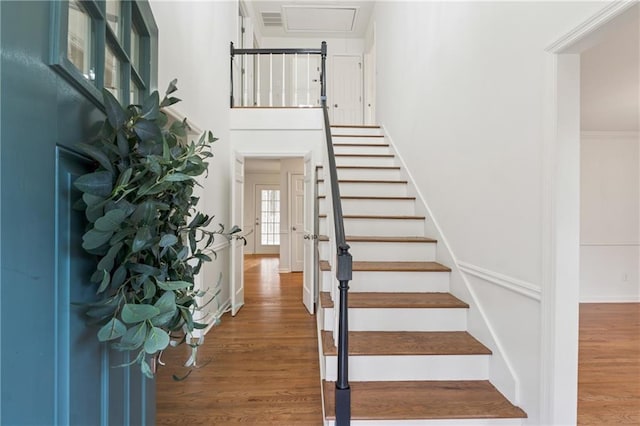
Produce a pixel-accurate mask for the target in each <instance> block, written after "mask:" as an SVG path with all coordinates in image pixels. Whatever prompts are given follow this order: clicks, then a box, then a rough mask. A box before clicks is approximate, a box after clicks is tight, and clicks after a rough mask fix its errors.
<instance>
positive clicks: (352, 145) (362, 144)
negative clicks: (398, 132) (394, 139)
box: [333, 143, 389, 148]
mask: <svg viewBox="0 0 640 426" xmlns="http://www.w3.org/2000/svg"><path fill="white" fill-rule="evenodd" d="M333 146H351V147H360V146H361V147H367V148H370V147H376V146H381V147H385V148H388V147H389V144H388V143H334V144H333Z"/></svg>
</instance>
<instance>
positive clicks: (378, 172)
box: [318, 167, 400, 181]
mask: <svg viewBox="0 0 640 426" xmlns="http://www.w3.org/2000/svg"><path fill="white" fill-rule="evenodd" d="M318 179H325V181H326V179H327V177H326V176H325V175H324V173H323V169H322V168H319V169H318ZM338 179H339V180H343V179H344V180H350V179H360V180H363V179H368V180H371V179H373V180H399V179H400V168H391V169H376V168H367V167H352V168H339V169H338Z"/></svg>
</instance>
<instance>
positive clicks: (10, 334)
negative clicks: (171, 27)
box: [0, 0, 157, 425]
mask: <svg viewBox="0 0 640 426" xmlns="http://www.w3.org/2000/svg"><path fill="white" fill-rule="evenodd" d="M0 8H1V9H0V28H1V29H2V30H1V31H2V32H1V38H0V40H1V43H2V45H1V53H2V56H1V61H2V63H1V69H2V73H1V74H0V77H1V81H0V84H1V86H0V88H1V96H0V111H1V115H0V119H1V124H0V173H1V179H0V185H1V203H0V205H1V206H2V213H1V216H0V220H1V224H2V228H1V229H2V231H1V234H0V244H1V246H0V247H1V250H0V279H1V285H0V305H1V306H0V326H1V333H0V336H1V346H0V363H1V373H2V382H1V386H2V392H1V405H0V406H1V407H2V412H1V415H2V424H7V425H36V424H37V425H53V424H56V425H111V424H113V425H127V424H131V425H133V424H135V425H142V424H154V423H155V416H154V411H155V385H154V382H153V381H152V380H148V379H146V378H144V377H143V376H142V375H141V374H140V370H139V367H138V366H137V365H134V366H133V367H131V368H128V367H126V368H112V367H113V366H115V365H118V364H123V363H127V362H128V361H129V358H128V354H127V353H126V352H114V351H110V350H109V349H108V348H107V347H106V346H105V345H104V344H100V343H99V342H98V340H97V338H96V331H97V329H96V328H94V327H91V326H87V324H86V321H85V317H84V315H83V311H82V310H81V309H79V308H78V307H77V306H76V305H74V303H76V302H88V301H91V300H92V299H93V298H94V297H95V292H96V289H95V287H94V285H93V284H91V283H90V282H89V276H90V274H91V271H92V270H93V269H95V263H94V262H95V261H94V260H93V259H92V258H90V256H88V255H87V254H86V253H85V252H84V251H83V250H82V248H81V244H82V239H81V238H82V234H83V233H84V229H85V225H86V220H85V218H84V215H83V214H82V213H81V212H79V211H77V210H74V209H73V204H74V203H75V201H76V200H77V198H78V196H79V194H78V192H77V191H76V190H75V189H74V188H73V182H74V180H75V179H76V178H77V177H78V176H80V175H82V174H84V173H86V172H87V171H88V170H91V169H92V168H93V167H94V165H93V164H92V162H91V161H90V160H89V159H88V158H86V157H84V156H83V155H81V154H79V153H78V151H77V149H76V146H77V144H78V143H79V142H88V141H90V140H91V139H92V138H93V137H94V136H95V135H96V128H97V127H98V126H99V125H100V122H101V121H102V119H103V118H104V107H103V105H102V95H101V91H102V89H103V88H106V89H108V90H109V91H111V93H113V94H114V95H115V96H116V97H117V98H118V99H119V100H120V101H121V102H122V103H124V104H128V103H129V102H138V101H140V100H141V97H142V96H144V95H145V94H146V93H149V91H150V90H152V89H155V86H156V68H157V66H156V57H157V42H156V41H157V26H156V24H155V21H154V19H153V16H152V13H151V8H150V6H149V4H148V2H146V1H111V0H108V1H96V0H87V1H77V0H71V1H52V2H48V1H2V2H0Z"/></svg>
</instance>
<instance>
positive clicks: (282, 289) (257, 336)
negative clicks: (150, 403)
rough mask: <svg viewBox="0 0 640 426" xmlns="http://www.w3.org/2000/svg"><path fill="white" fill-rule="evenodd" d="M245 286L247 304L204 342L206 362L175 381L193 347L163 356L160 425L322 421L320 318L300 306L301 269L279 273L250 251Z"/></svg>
mask: <svg viewBox="0 0 640 426" xmlns="http://www.w3.org/2000/svg"><path fill="white" fill-rule="evenodd" d="M245 288H246V290H245V306H244V307H243V308H242V309H241V310H240V312H239V313H238V314H237V315H236V316H235V317H233V318H232V317H231V316H229V315H225V316H224V317H223V318H222V323H221V325H220V326H218V327H215V328H214V329H212V330H211V331H210V332H209V333H208V334H207V337H206V340H205V343H204V345H203V347H201V348H200V351H199V359H200V360H201V361H205V360H208V359H211V362H210V363H209V364H208V365H206V366H205V367H203V368H201V369H199V370H196V371H194V372H193V373H192V374H191V376H190V377H189V378H187V379H186V380H185V381H182V382H174V381H173V380H172V378H171V374H173V373H181V372H182V371H181V369H180V368H179V367H180V366H181V365H182V364H183V363H184V361H185V360H186V359H187V356H188V354H187V352H186V349H187V348H183V347H180V348H177V349H174V350H173V351H167V352H166V353H165V354H164V355H163V361H165V362H166V363H167V366H165V367H162V369H161V370H160V371H159V373H158V378H157V382H158V386H157V424H158V425H177V424H180V425H239V424H242V425H313V426H317V425H321V424H322V402H321V395H320V373H319V366H318V349H317V333H316V323H315V320H316V319H315V317H313V316H311V315H309V314H308V313H307V311H306V310H305V308H304V306H303V305H302V274H300V273H292V274H278V258H277V257H261V256H247V257H246V258H245Z"/></svg>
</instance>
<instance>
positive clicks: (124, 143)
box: [116, 130, 131, 158]
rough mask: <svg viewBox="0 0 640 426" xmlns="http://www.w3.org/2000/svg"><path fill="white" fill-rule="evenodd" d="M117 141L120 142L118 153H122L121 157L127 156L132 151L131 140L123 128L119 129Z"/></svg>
mask: <svg viewBox="0 0 640 426" xmlns="http://www.w3.org/2000/svg"><path fill="white" fill-rule="evenodd" d="M116 142H117V144H118V153H120V158H127V157H128V156H129V153H130V151H131V148H130V147H129V140H128V139H127V135H126V134H125V133H124V131H123V130H119V131H118V135H117V137H116Z"/></svg>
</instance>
